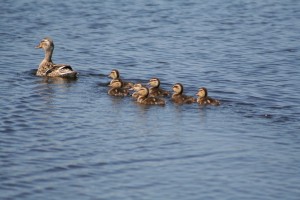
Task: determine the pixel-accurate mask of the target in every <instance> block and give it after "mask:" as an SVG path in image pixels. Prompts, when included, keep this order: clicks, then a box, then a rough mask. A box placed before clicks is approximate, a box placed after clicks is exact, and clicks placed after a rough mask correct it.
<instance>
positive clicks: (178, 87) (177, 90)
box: [172, 83, 183, 94]
mask: <svg viewBox="0 0 300 200" xmlns="http://www.w3.org/2000/svg"><path fill="white" fill-rule="evenodd" d="M172 89H173V91H174V93H175V94H182V93H183V85H182V84H181V83H176V84H174V85H173V88H172Z"/></svg>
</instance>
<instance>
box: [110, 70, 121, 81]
mask: <svg viewBox="0 0 300 200" xmlns="http://www.w3.org/2000/svg"><path fill="white" fill-rule="evenodd" d="M108 77H110V78H112V79H117V78H120V73H119V71H118V70H117V69H113V70H111V72H110V74H109V75H108Z"/></svg>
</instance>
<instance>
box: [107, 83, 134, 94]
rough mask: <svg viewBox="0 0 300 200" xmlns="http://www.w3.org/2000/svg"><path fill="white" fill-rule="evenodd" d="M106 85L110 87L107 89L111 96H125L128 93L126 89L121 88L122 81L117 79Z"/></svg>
mask: <svg viewBox="0 0 300 200" xmlns="http://www.w3.org/2000/svg"><path fill="white" fill-rule="evenodd" d="M108 86H109V87H111V89H110V90H108V94H109V95H111V96H118V97H125V96H128V95H129V91H128V89H126V88H123V83H122V81H120V80H119V79H113V80H112V81H111V82H110V84H109V85H108Z"/></svg>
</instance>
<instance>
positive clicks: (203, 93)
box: [196, 87, 220, 106]
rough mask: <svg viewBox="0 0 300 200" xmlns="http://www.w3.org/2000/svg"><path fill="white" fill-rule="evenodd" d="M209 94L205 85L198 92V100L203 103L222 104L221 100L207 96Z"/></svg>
mask: <svg viewBox="0 0 300 200" xmlns="http://www.w3.org/2000/svg"><path fill="white" fill-rule="evenodd" d="M207 94H208V93H207V89H206V88H205V87H202V88H200V89H199V91H198V93H197V94H196V95H197V96H198V98H197V102H198V103H199V104H201V105H207V104H209V105H214V106H218V105H220V101H218V100H216V99H213V98H211V97H209V96H207Z"/></svg>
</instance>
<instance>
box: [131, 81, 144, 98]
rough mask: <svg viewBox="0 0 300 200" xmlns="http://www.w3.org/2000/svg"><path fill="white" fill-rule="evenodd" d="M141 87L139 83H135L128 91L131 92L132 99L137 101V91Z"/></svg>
mask: <svg viewBox="0 0 300 200" xmlns="http://www.w3.org/2000/svg"><path fill="white" fill-rule="evenodd" d="M142 87H143V85H142V84H141V83H136V84H134V85H133V86H132V88H130V89H129V90H133V91H134V92H133V93H132V95H131V96H132V98H134V99H137V98H138V97H139V94H138V91H139V90H140V89H141V88H142Z"/></svg>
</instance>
